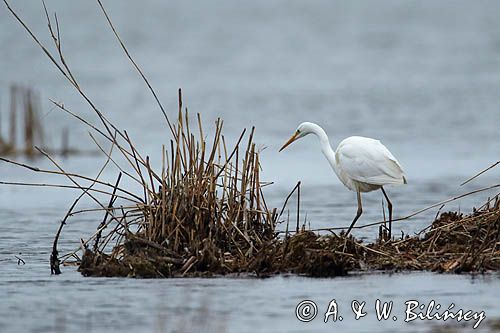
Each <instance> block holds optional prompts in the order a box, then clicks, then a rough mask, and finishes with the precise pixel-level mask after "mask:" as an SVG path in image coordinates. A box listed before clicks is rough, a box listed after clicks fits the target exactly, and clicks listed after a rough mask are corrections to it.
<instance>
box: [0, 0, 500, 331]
mask: <svg viewBox="0 0 500 333" xmlns="http://www.w3.org/2000/svg"><path fill="white" fill-rule="evenodd" d="M46 4H47V7H48V9H49V13H52V12H54V11H57V15H58V19H59V24H60V29H61V35H62V47H63V51H64V53H65V55H66V59H67V61H68V64H69V66H70V67H71V68H72V70H73V72H74V74H75V75H76V76H77V78H78V80H79V81H80V85H81V86H82V88H83V89H84V90H85V91H86V92H87V93H88V95H89V96H90V97H91V99H92V100H93V101H94V102H95V104H96V105H97V106H98V107H99V108H100V109H101V110H102V111H103V112H104V113H105V114H106V115H107V117H108V118H110V119H112V120H113V122H114V123H115V124H117V125H118V127H120V128H123V129H127V131H128V132H129V133H130V134H131V137H132V138H133V140H134V141H135V142H136V143H137V145H138V148H139V149H140V150H141V151H143V152H144V154H143V155H150V156H151V157H152V160H153V162H154V163H155V165H159V163H160V162H161V159H160V156H161V155H160V154H161V146H162V144H165V143H167V142H168V140H169V139H170V137H169V132H168V129H167V127H166V125H165V122H164V120H163V118H162V115H161V112H160V110H159V109H158V107H157V106H156V104H155V102H154V99H153V98H152V96H151V95H150V93H149V91H148V90H147V88H146V86H145V85H144V83H143V82H142V81H141V80H140V77H139V76H138V74H137V73H136V72H135V70H134V69H133V68H132V66H131V64H130V63H129V61H128V59H127V58H126V57H125V56H124V54H123V52H122V50H121V49H120V47H119V44H118V43H117V41H116V40H115V38H114V36H113V34H112V32H111V30H110V29H109V27H108V26H107V23H106V21H105V18H104V16H103V15H102V13H101V11H100V10H99V7H98V5H97V3H96V2H93V1H71V2H68V1H54V0H47V1H46ZM12 5H13V7H14V8H15V9H16V10H17V11H18V13H19V15H20V16H21V17H22V18H23V19H24V20H25V21H26V23H27V24H28V25H29V26H30V27H31V28H32V29H33V31H34V32H35V33H36V34H37V35H38V36H40V39H41V41H43V42H44V43H46V44H47V45H50V46H52V44H51V39H50V35H49V34H48V31H47V26H46V20H45V16H44V12H43V7H42V4H41V3H40V2H37V1H34V2H33V1H30V2H15V1H12ZM104 5H105V6H106V7H107V10H108V12H109V15H110V16H111V19H112V20H113V23H114V24H115V26H116V28H117V30H118V32H119V34H120V35H121V37H122V39H123V41H124V42H125V44H126V45H127V47H128V49H129V51H130V52H131V54H132V56H133V57H134V58H135V60H136V61H137V62H138V64H139V65H140V66H141V68H142V69H143V71H144V73H145V74H146V76H147V77H148V78H149V80H150V82H151V83H152V85H153V87H154V88H155V89H156V91H157V92H158V94H159V97H160V99H161V100H162V102H163V104H164V105H165V106H166V109H167V112H168V113H169V115H170V117H171V118H174V117H175V115H176V112H177V89H178V88H182V89H183V95H184V104H185V106H187V107H188V108H189V110H190V112H191V114H196V113H200V114H201V115H202V118H203V120H204V122H205V124H206V125H207V131H208V129H209V128H210V125H211V124H213V123H214V121H215V120H216V118H217V117H221V118H222V119H223V120H224V124H225V133H226V135H227V137H228V138H229V141H231V140H233V141H236V139H237V137H238V135H239V133H240V132H241V130H242V129H243V128H250V127H251V126H256V136H255V138H256V142H258V143H259V144H260V145H261V147H263V148H264V147H266V149H265V150H264V151H263V153H262V166H263V169H264V176H265V178H266V180H270V181H274V182H275V185H274V186H272V187H269V189H268V191H267V194H268V200H269V201H270V202H271V205H274V206H280V205H281V204H282V202H283V200H284V198H285V196H286V194H287V193H288V192H289V191H290V190H291V188H292V187H293V186H294V185H295V183H296V182H297V181H298V180H302V185H303V187H302V200H303V201H302V205H301V209H302V218H304V217H305V215H307V221H308V223H310V224H311V227H313V228H315V227H317V228H320V227H328V226H345V225H349V224H350V221H351V220H352V217H353V216H354V214H355V210H356V203H355V194H354V193H352V192H349V191H348V190H347V189H345V188H344V187H343V186H342V185H341V184H340V182H339V181H338V180H337V179H336V176H335V175H334V173H333V172H332V170H331V169H330V167H329V165H328V164H327V162H326V160H325V159H324V157H323V156H322V154H321V152H320V149H319V145H318V144H317V142H316V139H315V138H314V137H312V136H310V137H307V138H305V139H303V140H301V141H299V142H297V143H295V144H293V145H292V146H291V147H289V148H288V149H287V150H285V151H283V152H281V153H278V149H279V147H280V146H281V145H282V144H283V143H284V142H285V141H286V139H287V138H288V137H289V136H290V135H291V134H292V133H293V132H294V130H295V128H296V127H297V125H298V124H299V123H301V122H303V121H312V122H317V123H318V124H320V125H321V126H322V127H323V128H324V129H325V130H326V132H327V133H328V134H329V136H330V141H331V143H332V145H333V146H334V148H335V147H336V145H337V144H338V143H339V142H340V141H341V140H342V139H344V138H345V137H348V136H351V135H362V136H369V137H374V138H377V139H380V140H381V141H382V142H383V143H384V144H385V145H386V146H387V147H388V148H389V149H390V150H391V152H392V153H393V154H394V155H395V156H396V157H397V159H398V160H399V161H400V163H401V164H402V165H403V168H404V169H405V171H406V173H407V176H408V180H409V184H408V185H407V186H404V187H399V188H389V195H390V196H391V197H392V201H393V204H394V209H395V215H396V216H402V215H405V214H408V213H410V212H412V211H415V210H417V209H420V208H422V207H424V206H426V205H429V204H432V203H435V202H438V201H440V200H443V199H446V198H447V197H449V196H453V195H456V194H460V193H464V192H466V191H467V190H471V189H475V188H479V187H481V186H487V185H492V184H493V183H494V182H495V181H497V180H498V179H499V174H500V173H499V172H500V171H499V170H498V168H497V169H496V170H491V171H490V172H489V173H487V174H485V175H484V176H482V177H481V178H479V179H478V180H477V181H475V182H473V183H472V184H469V185H467V186H466V187H459V184H460V183H461V182H462V181H464V180H466V179H467V178H469V177H470V176H472V175H474V174H475V173H476V172H478V171H480V170H481V169H483V168H485V167H487V166H488V165H490V164H492V163H493V162H495V161H497V160H498V159H499V155H500V154H499V153H500V140H499V133H500V132H499V130H500V125H499V124H500V110H499V106H500V93H499V92H500V24H499V20H498V13H499V12H500V2H497V1H474V2H471V1H390V0H386V1H377V2H375V1H356V2H350V1H284V0H283V1H281V0H278V1H273V2H268V1H260V0H257V1H251V2H235V1H226V0H222V1H217V2H215V1H209V2H199V1H182V2H173V1H160V0H148V1H140V2H139V1H134V2H123V1H111V0H110V1H104ZM13 83H15V84H22V85H25V86H30V87H33V88H35V89H37V90H38V91H39V92H40V94H41V96H42V104H43V111H42V121H44V122H45V123H47V126H48V128H49V129H50V132H54V133H60V131H61V130H62V129H63V128H66V127H67V128H70V133H69V136H70V142H71V144H72V145H75V146H77V147H79V148H81V149H88V148H89V147H90V148H92V147H93V146H92V145H93V143H92V141H91V139H90V137H89V136H88V135H87V129H86V128H85V127H84V126H81V125H80V124H78V123H76V122H75V120H74V119H72V118H70V117H68V116H67V115H64V114H62V113H61V112H60V111H58V110H56V109H55V108H54V107H53V106H52V105H51V103H50V102H49V100H48V99H49V98H50V99H53V100H56V101H58V102H62V103H64V105H65V106H66V107H68V108H69V109H70V110H72V111H74V112H76V113H78V114H80V115H82V116H85V117H86V118H88V119H90V120H93V121H95V117H94V115H93V112H92V111H91V110H90V109H89V107H88V106H87V105H86V104H85V102H84V101H83V100H82V98H81V97H80V96H79V95H78V94H77V93H76V92H75V91H74V90H73V89H72V88H71V87H70V86H69V84H68V83H67V82H66V81H65V79H64V78H63V77H62V76H61V75H60V74H59V73H58V72H57V70H56V68H55V67H54V66H53V65H52V64H51V63H50V62H49V61H48V59H47V58H46V57H45V56H44V55H43V54H42V52H41V50H40V49H39V48H38V47H37V46H36V45H35V44H34V42H33V41H32V40H31V39H30V38H29V36H28V35H27V34H26V32H25V31H23V29H22V28H21V26H20V25H19V24H18V23H17V22H16V21H15V20H14V18H13V17H12V15H10V14H9V13H8V11H7V10H6V8H5V6H4V5H3V4H2V5H0V96H1V97H0V112H1V113H2V119H5V118H4V114H6V112H7V109H8V103H7V94H8V89H9V86H10V85H11V84H13ZM2 126H3V127H5V126H7V125H6V124H5V122H3V123H2ZM56 142H57V141H56ZM103 161H104V158H103V157H102V156H100V157H99V156H98V157H89V156H85V157H73V158H68V159H65V160H63V164H64V165H65V166H66V167H67V169H68V170H72V171H77V172H83V173H86V174H91V175H92V174H95V173H97V171H98V169H99V166H100V164H101V163H102V162H103ZM33 164H36V165H40V166H49V165H50V164H49V163H47V162H46V161H44V160H36V161H34V162H33ZM0 175H1V177H0V178H1V180H26V181H36V182H41V181H44V180H49V178H48V177H46V176H41V175H38V174H30V173H28V172H27V171H26V170H19V169H17V168H15V167H12V166H9V165H7V164H5V163H2V164H0ZM108 176H109V181H110V182H112V181H113V180H114V179H115V177H116V172H115V171H113V172H110V173H109V175H108ZM50 179H52V178H50ZM40 191H41V190H36V191H34V190H33V189H24V188H14V187H1V188H0V217H1V218H2V219H3V221H0V227H1V228H2V229H3V230H4V232H2V236H0V244H3V245H0V250H1V251H2V254H3V255H4V260H7V261H9V260H11V259H12V256H11V254H12V253H13V252H23V253H29V254H30V255H32V256H33V258H35V260H34V262H35V263H36V264H37V265H39V266H37V267H38V268H39V271H37V272H38V273H37V274H40V272H43V273H42V274H45V275H47V274H46V273H48V267H45V266H46V265H47V263H48V260H47V259H48V253H49V251H50V242H51V240H52V236H53V235H54V232H55V230H56V228H57V226H58V223H59V222H58V220H59V219H60V218H61V217H62V216H63V215H64V211H65V209H66V207H67V206H68V205H69V204H70V203H71V202H72V201H73V197H72V196H68V193H67V192H63V193H61V191H59V190H43V191H42V192H40ZM40 193H42V194H43V197H40ZM494 194H496V193H495V192H491V191H490V192H487V193H483V194H481V195H479V196H475V197H472V198H466V199H464V200H462V201H458V202H454V203H452V204H450V205H448V206H446V208H445V210H446V209H460V210H461V211H464V212H469V211H470V210H471V209H472V207H473V206H477V205H480V204H482V203H483V202H484V201H485V200H486V198H487V197H488V196H489V195H494ZM381 198H382V196H381V194H380V193H378V192H375V193H369V194H366V195H364V200H365V206H364V208H365V209H364V215H363V216H362V218H361V219H360V221H359V222H358V223H360V224H364V223H369V222H374V221H378V220H380V219H381V218H382V208H381ZM61 207H63V208H61ZM291 208H292V209H293V205H292V206H291ZM435 214H436V210H433V211H429V212H428V213H426V214H422V215H419V216H417V217H416V218H415V219H412V220H410V221H407V222H404V223H400V224H397V225H395V226H393V228H395V234H398V233H399V231H400V230H403V231H404V232H405V233H410V234H411V233H412V232H416V231H418V230H420V229H422V228H423V227H425V226H426V225H428V224H429V223H430V221H431V220H432V218H433V217H434V215H435ZM9 221H11V222H14V221H15V222H16V223H10V222H9ZM19 221H22V222H23V224H22V225H20V224H19ZM96 225H97V224H96V223H95V221H85V220H76V221H75V225H74V228H68V230H67V232H68V234H66V235H67V236H66V237H67V243H64V244H66V246H68V247H70V246H74V245H75V242H78V239H79V237H82V236H83V235H85V233H86V232H90V231H91V230H94V229H95V227H96ZM393 230H394V229H393ZM21 234H22V235H21ZM355 235H357V236H360V237H362V238H366V239H372V238H374V237H375V236H376V235H377V230H376V229H363V230H358V231H355ZM40 252H42V253H40ZM5 258H8V259H5ZM12 260H13V259H12ZM44 265H45V266H44ZM16 269H17V268H16ZM11 273H12V274H13V275H12V276H16V274H18V273H19V272H17V271H15V270H14V271H13V272H11ZM74 278H75V279H77V277H76V275H75V276H74ZM11 310H12V309H11ZM496 311H497V312H498V308H497V309H496ZM0 328H1V326H0Z"/></svg>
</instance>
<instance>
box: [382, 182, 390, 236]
mask: <svg viewBox="0 0 500 333" xmlns="http://www.w3.org/2000/svg"><path fill="white" fill-rule="evenodd" d="M380 189H381V190H382V193H384V197H385V200H387V208H388V209H389V239H391V237H392V236H391V231H392V202H391V200H389V197H388V196H387V193H385V190H384V188H383V187H381V188H380Z"/></svg>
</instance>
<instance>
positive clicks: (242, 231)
mask: <svg viewBox="0 0 500 333" xmlns="http://www.w3.org/2000/svg"><path fill="white" fill-rule="evenodd" d="M177 120H178V121H177V124H176V125H175V126H172V130H173V136H174V139H173V140H172V141H171V142H170V145H169V149H168V150H167V149H166V148H165V147H164V149H163V156H162V161H163V163H162V167H161V172H155V171H153V170H152V168H151V167H150V165H149V159H147V160H146V163H143V161H142V160H139V158H137V159H136V160H135V161H133V164H134V165H137V166H139V165H140V164H141V163H142V167H138V168H137V171H138V174H137V177H136V179H137V180H138V181H139V182H140V183H141V185H142V186H143V190H144V200H143V202H142V203H138V204H137V205H135V206H133V207H131V208H128V209H122V210H116V209H114V207H113V206H112V205H110V206H109V209H110V210H113V218H112V219H113V220H114V221H115V222H116V226H115V228H114V229H112V231H111V232H110V233H109V234H107V235H106V236H104V237H102V236H101V235H100V234H101V231H102V230H99V231H98V233H97V234H96V236H95V237H94V246H93V248H90V247H88V246H87V247H86V248H85V251H84V255H83V257H82V259H81V264H80V268H79V269H80V271H81V272H82V273H83V274H84V275H98V276H101V275H105V276H113V275H120V276H124V275H125V276H140V277H171V276H186V275H206V274H227V273H235V272H239V271H247V270H248V269H249V267H252V265H254V261H255V257H256V256H258V255H259V253H263V252H265V251H266V249H267V247H268V246H269V245H270V244H273V243H275V242H276V241H277V233H276V232H275V227H276V224H277V219H278V215H277V213H276V209H272V210H271V209H268V208H267V205H266V202H265V199H264V193H263V191H262V187H263V186H264V185H265V184H264V183H262V181H261V179H260V162H259V151H258V149H257V148H256V145H255V143H254V142H253V136H254V129H252V130H251V131H250V133H249V134H248V135H246V131H243V132H242V133H241V135H240V137H239V139H238V141H237V143H236V144H235V145H234V146H232V147H228V146H227V144H226V140H225V137H224V135H223V134H222V129H223V122H222V121H221V120H217V121H216V123H215V133H214V135H213V138H212V139H211V141H210V142H207V141H206V139H205V136H204V132H203V128H202V125H201V124H202V123H201V117H200V116H199V115H198V124H197V128H196V130H197V133H196V134H195V133H194V131H192V128H191V127H190V125H189V116H188V113H187V111H185V112H182V99H181V96H180V95H179V116H178V119H177ZM134 152H135V149H134V148H132V150H131V151H130V155H132V156H133V155H135V153H134ZM136 156H137V155H136ZM108 215H109V214H108ZM107 223H108V221H107V218H105V219H104V220H103V223H101V225H100V227H101V228H102V227H104V226H106V228H108V226H107V225H106V224H107ZM132 230H133V231H132ZM118 235H119V236H118ZM115 237H116V238H118V242H117V244H116V246H114V247H113V249H112V250H111V252H110V253H109V254H105V249H106V245H107V244H108V242H109V240H110V239H112V238H115Z"/></svg>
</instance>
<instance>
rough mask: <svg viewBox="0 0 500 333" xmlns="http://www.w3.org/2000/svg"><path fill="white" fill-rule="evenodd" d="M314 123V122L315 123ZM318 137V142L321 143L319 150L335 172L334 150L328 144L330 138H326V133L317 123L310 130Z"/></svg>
mask: <svg viewBox="0 0 500 333" xmlns="http://www.w3.org/2000/svg"><path fill="white" fill-rule="evenodd" d="M315 125H316V124H315ZM312 132H313V133H314V134H315V135H316V136H317V137H318V139H319V143H320V145H321V152H322V153H323V155H325V157H326V159H327V160H328V163H330V166H331V167H332V168H333V170H334V171H335V172H337V161H336V159H335V151H334V150H333V149H332V146H331V145H330V140H329V139H328V135H326V132H325V130H323V129H322V128H321V127H320V126H319V125H316V126H314V128H313V131H312Z"/></svg>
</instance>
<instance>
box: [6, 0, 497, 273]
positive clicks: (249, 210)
mask: <svg viewBox="0 0 500 333" xmlns="http://www.w3.org/2000/svg"><path fill="white" fill-rule="evenodd" d="M4 2H5V4H6V5H7V8H8V9H9V10H10V11H11V13H12V14H13V15H14V17H15V18H16V19H17V20H18V21H19V22H20V23H21V25H22V26H23V27H24V28H25V29H26V31H27V32H28V33H29V35H30V36H31V37H32V38H33V39H34V41H35V43H37V45H39V46H40V47H41V49H42V50H43V51H44V53H45V54H46V55H47V56H48V57H49V59H50V60H51V61H52V62H53V64H54V65H55V66H56V68H57V70H58V71H59V72H60V73H61V74H62V75H63V76H64V77H65V78H66V79H67V80H68V82H69V83H70V84H71V85H72V86H73V87H74V88H75V89H76V91H77V92H78V93H79V94H80V95H81V96H82V98H83V99H84V100H85V101H86V102H87V104H88V106H89V107H90V109H91V110H93V111H94V112H95V114H96V115H97V116H98V119H99V122H100V123H99V124H98V125H96V124H92V123H90V122H89V121H87V120H86V119H84V118H82V117H81V116H79V115H77V114H75V113H72V112H71V111H69V110H68V109H67V108H66V107H65V106H64V105H62V104H57V103H56V104H55V106H56V107H57V108H58V109H60V110H62V111H64V112H67V113H69V114H71V115H73V116H74V117H75V119H76V120H77V121H80V122H81V123H83V124H85V125H86V126H88V128H89V130H90V132H91V136H92V139H93V140H94V142H95V143H96V145H97V146H98V148H99V150H101V151H102V152H103V153H104V154H105V156H106V161H105V163H104V166H103V167H102V168H101V169H100V170H99V173H98V176H96V177H89V176H85V175H79V174H75V173H71V172H68V171H66V170H64V169H63V167H62V166H60V165H59V164H58V163H57V162H56V161H55V160H54V159H53V158H52V157H51V156H50V154H48V153H47V152H45V151H44V150H43V149H37V151H38V152H40V153H41V154H43V155H45V156H46V157H47V158H49V159H50V161H52V162H53V164H54V166H55V170H41V169H39V168H36V167H32V166H29V165H26V164H21V163H18V162H15V161H11V160H7V159H4V158H2V160H3V161H7V162H10V163H14V164H16V165H18V166H20V167H25V168H28V169H30V170H32V171H36V172H43V173H51V174H58V175H60V176H62V177H66V178H67V179H68V180H69V181H70V182H71V184H72V185H71V186H61V187H70V188H74V189H78V190H80V192H81V194H80V195H79V196H78V197H77V198H76V199H75V201H74V203H73V204H72V205H71V207H70V208H69V210H68V212H67V214H66V215H65V217H64V218H63V220H62V222H61V224H60V226H59V229H58V231H57V233H56V237H55V240H54V243H53V250H52V254H51V258H50V264H51V270H52V272H53V273H54V274H59V273H60V272H61V271H60V265H61V264H71V263H75V264H77V265H78V266H79V268H78V269H79V271H80V272H81V273H82V274H83V275H85V276H128V277H144V278H146V277H177V276H180V277H182V276H211V275H226V274H255V275H257V276H269V275H272V274H278V273H294V274H304V275H308V276H338V275H345V274H347V273H348V272H351V271H363V270H369V271H370V270H432V271H443V272H481V271H485V270H498V269H500V248H499V237H500V223H499V220H500V207H499V206H500V202H499V199H498V196H497V197H495V198H494V199H493V200H489V201H488V203H487V204H485V205H484V206H483V207H481V208H480V209H478V210H477V211H475V212H474V213H473V214H471V215H469V216H463V215H460V214H456V213H443V214H441V216H440V217H439V218H438V219H436V221H434V222H433V223H432V225H431V226H430V227H429V228H428V230H426V231H423V232H422V234H423V235H416V236H414V237H410V236H404V237H402V238H401V239H387V237H386V236H385V234H386V233H385V229H384V222H385V221H383V222H378V223H374V224H372V225H379V226H380V228H381V229H380V237H379V240H378V241H377V242H375V243H373V244H363V243H362V242H361V241H359V240H356V239H355V238H354V237H352V236H350V237H345V236H344V234H343V232H340V233H339V234H337V233H335V232H334V230H333V229H330V230H329V231H331V234H328V235H322V234H319V233H316V232H314V231H311V230H299V226H298V222H297V227H296V230H295V231H294V232H289V230H288V222H289V217H288V216H287V217H284V216H283V212H284V211H285V207H283V208H282V209H281V210H278V209H276V208H272V207H268V205H267V203H266V200H265V196H264V189H265V187H266V186H267V185H270V184H269V183H264V182H263V181H262V179H261V177H260V171H261V164H260V159H259V149H258V148H257V146H256V144H255V142H254V134H255V131H254V129H253V128H252V130H250V131H249V132H247V131H246V130H243V131H242V132H241V135H240V136H239V138H238V139H237V141H236V142H235V143H233V144H231V143H229V142H227V141H226V138H225V136H224V134H223V121H222V120H220V119H219V120H217V121H216V123H215V129H214V132H213V133H206V132H204V128H203V126H202V120H201V116H200V115H198V117H197V118H196V120H195V123H196V125H194V126H193V120H192V119H191V118H190V117H189V114H188V111H187V109H186V108H185V107H184V106H183V102H182V95H181V92H180V90H179V108H178V110H177V117H176V121H175V122H171V120H170V119H169V117H168V116H167V112H166V111H165V109H164V108H163V106H162V104H161V102H160V100H159V99H158V97H157V94H156V92H155V91H154V89H153V88H152V86H151V85H150V84H149V82H148V80H147V78H146V76H145V75H144V74H143V72H142V71H141V69H140V68H139V66H138V65H137V64H136V62H135V61H134V60H133V58H132V57H131V56H130V53H129V52H128V50H127V49H126V47H125V45H124V44H123V42H122V41H121V39H120V37H119V35H118V34H117V32H116V30H115V28H114V26H113V24H112V22H111V20H110V18H109V16H108V14H107V13H106V11H105V9H104V7H103V6H102V4H101V2H100V1H99V0H97V2H98V4H99V6H100V8H101V10H102V12H103V14H104V16H105V18H106V20H107V22H108V24H109V25H110V28H111V29H112V31H113V33H114V34H115V37H116V38H117V39H118V41H119V43H120V46H121V47H122V49H123V50H124V52H125V54H126V56H127V57H128V59H129V60H130V61H131V63H132V65H133V66H134V68H135V69H136V70H137V72H138V73H139V75H140V77H141V78H142V79H143V81H144V83H145V84H146V86H147V88H148V89H149V90H150V92H151V93H152V95H153V97H154V98H155V100H156V102H157V104H158V107H159V108H160V110H161V112H162V114H163V116H164V120H165V124H166V126H167V127H168V130H169V131H170V135H171V140H170V142H168V143H167V144H166V145H164V146H163V147H162V150H161V154H160V157H159V159H158V160H161V167H158V168H155V167H154V166H153V165H154V164H153V163H151V161H150V157H149V156H143V155H142V154H141V152H140V150H139V149H138V148H137V147H136V146H135V145H134V142H133V140H132V139H131V138H130V136H129V135H128V133H127V131H124V130H120V129H119V128H118V127H117V126H116V125H115V124H114V123H113V122H112V121H110V120H109V119H108V118H107V117H106V116H105V115H104V113H103V112H102V111H101V110H100V109H99V108H98V107H97V106H96V105H95V104H94V103H93V102H92V100H91V99H90V97H89V96H88V95H87V94H86V93H85V91H84V90H83V89H82V87H81V86H80V84H79V82H78V80H77V78H76V77H75V76H74V75H73V73H72V72H71V70H70V68H69V67H68V65H67V62H66V61H65V58H64V54H63V53H62V47H61V39H60V36H59V31H60V29H59V23H58V21H57V16H55V20H54V21H55V27H54V26H53V22H52V20H51V18H50V16H49V14H48V11H47V9H46V8H45V14H46V17H47V22H48V29H49V33H50V35H51V37H52V41H53V42H54V48H55V51H54V52H51V51H49V49H48V48H47V47H46V46H45V45H43V44H42V43H41V42H40V41H39V39H38V38H37V37H36V35H35V34H34V33H33V32H32V31H31V30H30V29H29V28H28V27H27V25H26V24H25V23H24V22H23V21H22V20H21V19H20V18H19V16H18V15H17V14H16V13H15V12H14V11H13V10H12V9H11V7H10V6H9V5H8V3H7V2H6V1H5V0H4ZM207 138H208V139H207ZM100 140H103V141H104V142H106V144H107V145H108V146H109V149H106V148H105V147H104V145H103V144H101V143H99V142H100ZM108 166H114V167H115V168H116V170H117V180H116V182H115V183H114V184H111V183H109V182H107V181H104V180H101V179H100V178H101V175H102V173H103V171H104V169H105V168H107V167H108ZM122 178H123V179H127V183H130V182H132V183H134V184H135V185H137V186H136V187H137V188H138V189H139V190H138V191H133V190H132V189H130V187H127V185H123V184H124V182H123V181H122ZM28 185H29V184H28ZM54 186H57V185H54ZM495 187H500V185H494V186H492V187H489V188H488V189H491V188H495ZM296 189H298V190H299V191H300V185H298V186H297V187H296ZM482 190H485V189H481V190H477V191H474V192H471V193H469V194H472V193H477V192H480V191H482ZM292 194H293V192H292V193H291V194H290V196H291V195H292ZM465 195H468V194H465ZM465 195H462V196H465ZM290 196H289V197H288V198H287V199H286V200H285V206H286V203H287V201H288V199H289V198H290ZM102 197H104V198H105V199H104V200H103V199H102ZM83 198H86V199H90V200H91V202H93V203H94V204H95V205H97V208H96V209H91V210H88V209H87V210H83V209H82V210H77V206H78V204H79V203H80V201H81V199H83ZM454 199H456V198H452V199H451V200H448V201H452V200H454ZM298 200H299V201H300V195H299V196H298ZM432 207H435V205H433V206H432ZM426 209H429V208H425V209H422V210H420V211H419V212H422V211H425V210H426ZM95 212H100V213H102V215H103V217H102V219H100V220H99V221H97V222H96V223H97V224H98V226H97V230H96V231H95V233H94V234H93V235H91V236H89V237H87V238H86V239H81V241H80V246H79V247H78V248H77V249H75V250H74V251H71V252H69V253H66V254H63V255H60V254H59V251H58V242H59V238H60V236H61V234H62V231H63V229H64V226H65V225H67V224H68V221H69V219H70V218H71V217H73V216H75V215H79V214H85V213H89V214H91V213H95ZM419 212H416V213H415V214H412V215H410V216H408V217H405V218H402V219H406V218H409V217H411V216H414V215H416V214H418V213H419ZM297 221H299V219H298V218H297ZM283 222H286V223H287V227H286V230H285V231H284V232H283V231H282V230H279V229H278V225H279V224H280V223H283ZM361 227H366V226H361ZM424 232H425V233H424Z"/></svg>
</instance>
